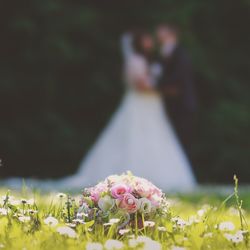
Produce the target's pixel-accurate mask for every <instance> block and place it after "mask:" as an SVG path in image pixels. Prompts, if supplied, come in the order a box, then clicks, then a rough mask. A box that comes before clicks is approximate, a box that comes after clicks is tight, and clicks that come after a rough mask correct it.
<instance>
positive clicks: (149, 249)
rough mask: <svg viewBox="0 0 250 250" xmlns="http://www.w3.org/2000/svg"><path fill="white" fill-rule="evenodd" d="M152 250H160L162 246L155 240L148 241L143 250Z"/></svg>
mask: <svg viewBox="0 0 250 250" xmlns="http://www.w3.org/2000/svg"><path fill="white" fill-rule="evenodd" d="M152 249H154V250H161V249H162V246H161V244H160V243H159V242H158V241H155V240H150V241H148V242H146V243H144V248H143V250H152Z"/></svg>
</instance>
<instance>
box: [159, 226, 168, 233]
mask: <svg viewBox="0 0 250 250" xmlns="http://www.w3.org/2000/svg"><path fill="white" fill-rule="evenodd" d="M157 229H158V231H160V232H166V231H167V229H166V228H165V227H157Z"/></svg>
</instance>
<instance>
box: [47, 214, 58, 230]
mask: <svg viewBox="0 0 250 250" xmlns="http://www.w3.org/2000/svg"><path fill="white" fill-rule="evenodd" d="M44 223H45V224H46V225H49V226H51V227H54V226H56V225H57V224H58V220H57V219H56V218H55V217H52V216H48V217H47V218H46V219H44Z"/></svg>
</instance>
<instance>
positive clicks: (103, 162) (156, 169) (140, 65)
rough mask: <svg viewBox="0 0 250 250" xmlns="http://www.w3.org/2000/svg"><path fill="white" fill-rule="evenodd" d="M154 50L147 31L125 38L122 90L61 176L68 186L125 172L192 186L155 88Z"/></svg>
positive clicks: (169, 185) (164, 184) (167, 185)
mask: <svg viewBox="0 0 250 250" xmlns="http://www.w3.org/2000/svg"><path fill="white" fill-rule="evenodd" d="M152 49H153V40H152V37H151V36H150V35H149V34H147V33H138V34H134V35H133V36H131V35H129V34H126V35H125V36H124V37H123V39H122V50H123V54H124V61H125V63H124V76H125V82H126V94H125V96H124V98H123V101H122V103H121V104H120V107H119V108H118V110H117V111H116V113H115V114H114V115H113V117H112V119H111V121H110V122H109V124H108V126H107V127H106V129H104V131H103V132H102V134H101V136H100V137H99V138H98V140H97V142H96V143H95V145H94V147H93V148H92V149H91V150H90V152H89V153H88V154H87V156H86V158H85V159H84V160H83V162H82V163H81V165H80V168H79V171H78V172H77V173H76V174H75V175H74V176H70V177H67V178H65V179H64V180H62V182H61V183H64V184H65V185H67V187H84V186H87V185H93V184H95V183H96V182H98V181H100V180H102V179H104V178H105V177H106V176H108V175H111V174H121V173H123V172H126V171H127V170H129V171H131V172H132V173H133V174H135V175H138V176H141V177H144V178H147V179H149V180H151V181H152V182H153V183H155V184H156V185H158V186H159V187H161V188H162V189H163V190H175V191H181V190H187V189H192V188H193V187H194V186H195V184H196V181H195V178H194V175H193V173H192V169H191V166H190V163H189V161H188V159H187V157H186V155H185V153H184V152H183V149H182V147H181V145H180V143H179V141H178V139H177V137H176V135H175V131H174V129H173V128H172V125H171V121H170V120H169V117H168V116H166V112H165V111H164V107H163V103H162V98H161V94H160V93H159V92H158V91H157V90H155V89H154V87H153V86H154V84H155V83H156V82H157V76H158V75H159V73H160V70H159V69H158V68H157V67H155V65H153V64H151V63H150V53H151V52H152ZM143 86H147V88H145V90H144V89H143Z"/></svg>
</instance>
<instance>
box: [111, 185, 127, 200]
mask: <svg viewBox="0 0 250 250" xmlns="http://www.w3.org/2000/svg"><path fill="white" fill-rule="evenodd" d="M110 192H111V195H112V196H113V197H114V198H115V199H123V196H124V195H125V194H127V193H130V192H131V188H130V187H128V186H127V185H125V184H116V185H114V186H113V187H112V188H111V189H110Z"/></svg>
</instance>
